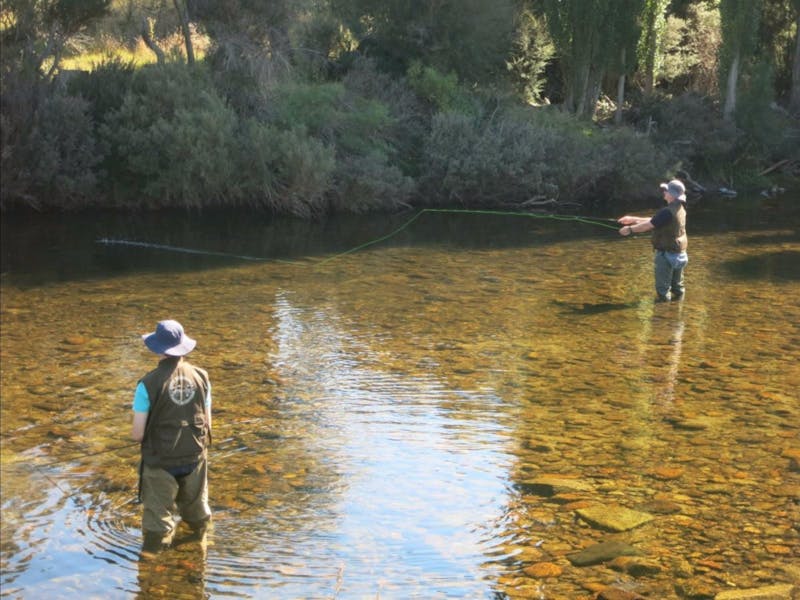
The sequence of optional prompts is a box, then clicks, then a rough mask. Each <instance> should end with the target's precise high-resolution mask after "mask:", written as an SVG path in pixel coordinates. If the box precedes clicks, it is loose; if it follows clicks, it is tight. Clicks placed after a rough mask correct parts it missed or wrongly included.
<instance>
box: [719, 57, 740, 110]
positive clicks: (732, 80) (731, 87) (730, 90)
mask: <svg viewBox="0 0 800 600" xmlns="http://www.w3.org/2000/svg"><path fill="white" fill-rule="evenodd" d="M738 80H739V53H738V52H737V53H736V55H735V56H734V57H733V60H732V61H731V68H730V71H728V84H727V86H726V92H725V106H724V108H723V109H722V117H723V118H724V119H725V120H726V121H730V120H731V119H733V113H734V112H735V111H736V84H737V83H738Z"/></svg>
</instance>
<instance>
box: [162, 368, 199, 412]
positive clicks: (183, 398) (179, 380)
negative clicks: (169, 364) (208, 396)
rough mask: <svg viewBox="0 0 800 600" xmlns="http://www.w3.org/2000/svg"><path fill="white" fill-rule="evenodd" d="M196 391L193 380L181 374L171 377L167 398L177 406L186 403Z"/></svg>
mask: <svg viewBox="0 0 800 600" xmlns="http://www.w3.org/2000/svg"><path fill="white" fill-rule="evenodd" d="M195 391H197V386H196V385H195V383H194V381H192V380H191V379H189V378H188V377H184V376H183V375H177V376H176V377H173V378H172V379H171V380H170V382H169V399H170V400H172V401H173V402H174V403H175V404H177V405H178V406H183V405H184V404H187V403H188V402H189V401H190V400H191V399H192V398H193V397H194V393H195Z"/></svg>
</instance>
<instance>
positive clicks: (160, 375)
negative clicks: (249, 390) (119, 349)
mask: <svg viewBox="0 0 800 600" xmlns="http://www.w3.org/2000/svg"><path fill="white" fill-rule="evenodd" d="M140 382H141V383H143V384H144V386H145V389H147V395H148V397H149V398H150V411H149V412H148V414H147V425H146V426H145V430H144V438H143V439H142V461H143V462H144V464H146V465H148V466H151V467H161V468H164V469H168V468H171V467H179V466H182V465H189V464H192V463H195V462H197V461H198V460H200V458H203V457H205V455H206V448H207V446H208V443H209V441H210V435H211V432H210V430H209V426H208V423H207V422H206V406H205V399H206V396H207V395H208V389H209V384H208V373H206V372H205V371H204V370H203V369H198V368H197V367H195V366H192V365H191V364H189V363H188V362H186V361H185V360H183V361H181V360H180V359H178V358H165V359H163V360H161V362H159V363H158V366H157V367H156V368H155V369H153V370H152V371H150V372H149V373H148V374H147V375H145V376H144V377H142V379H141V380H140Z"/></svg>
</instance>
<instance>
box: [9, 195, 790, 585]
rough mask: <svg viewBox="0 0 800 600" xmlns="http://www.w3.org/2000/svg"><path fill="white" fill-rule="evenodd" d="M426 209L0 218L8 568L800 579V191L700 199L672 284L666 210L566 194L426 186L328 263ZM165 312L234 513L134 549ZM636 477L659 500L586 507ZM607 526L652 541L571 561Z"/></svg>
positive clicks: (418, 577) (283, 577)
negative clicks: (151, 547) (654, 251)
mask: <svg viewBox="0 0 800 600" xmlns="http://www.w3.org/2000/svg"><path fill="white" fill-rule="evenodd" d="M737 202H739V203H741V206H742V207H744V206H745V204H744V201H737ZM795 204H798V203H797V202H795ZM651 211H652V208H644V209H642V211H641V212H642V214H647V213H648V212H651ZM408 218H410V215H405V216H399V217H393V218H391V219H389V218H387V219H385V221H384V222H375V219H374V218H373V219H372V222H371V223H370V222H369V221H370V220H364V219H336V220H331V221H327V222H322V223H301V222H295V221H268V220H266V219H263V218H258V217H248V218H233V217H221V216H219V215H208V216H202V217H201V216H194V217H191V218H188V219H187V218H183V217H180V216H171V215H167V216H164V215H160V216H146V215H145V216H141V217H138V218H136V219H130V218H123V217H112V216H101V217H86V216H77V215H76V216H71V217H66V218H59V219H55V220H49V219H46V218H43V217H39V218H33V219H30V218H23V217H9V218H4V221H3V235H2V247H3V275H2V328H1V329H0V342H2V344H1V345H0V359H1V360H2V364H1V366H2V404H1V405H0V409H1V412H0V417H1V418H0V427H1V428H2V455H1V457H2V471H1V474H2V486H1V487H0V493H1V494H2V540H1V542H2V543H1V545H0V567H1V570H2V575H1V576H0V577H1V578H0V595H2V596H3V597H9V598H12V597H13V598H45V597H47V598H116V597H118V598H134V597H135V598H159V597H165V598H166V597H168V598H199V597H256V598H367V597H368V598H377V597H380V598H412V597H416V598H502V597H508V598H537V599H568V598H569V599H575V598H582V597H586V598H588V597H591V595H592V593H593V592H595V591H597V590H599V589H601V588H602V587H603V586H612V587H617V588H620V589H624V590H629V591H635V592H637V593H640V594H643V595H646V596H649V597H652V598H703V597H713V596H714V594H716V593H717V592H719V591H723V590H729V589H736V588H752V587H761V586H767V585H775V584H791V583H795V584H798V583H800V573H799V572H798V567H797V565H798V564H800V530H798V522H800V395H799V394H798V389H800V367H798V358H800V350H798V344H800V325H798V324H800V302H799V301H798V294H799V293H800V232H798V212H797V210H796V209H795V210H794V212H781V213H778V212H776V209H775V207H774V206H772V205H770V204H768V202H767V201H761V202H759V201H754V202H751V203H748V204H747V208H743V209H742V210H740V211H730V210H723V208H722V207H720V206H699V207H696V209H693V210H692V212H691V213H690V244H691V246H690V264H689V266H688V268H687V297H686V299H685V300H684V301H682V302H676V303H669V304H655V303H654V302H653V291H652V273H651V270H652V264H651V260H652V255H651V252H650V250H649V243H648V240H647V239H646V237H643V236H640V237H638V238H636V239H621V238H619V236H618V235H617V234H616V233H615V232H614V231H611V230H609V229H606V228H602V227H596V226H591V225H587V224H583V223H578V222H557V221H552V220H540V219H526V218H519V217H500V216H490V215H481V216H478V215H456V214H426V215H423V216H422V217H421V218H420V219H418V220H417V221H415V222H414V223H413V224H412V225H410V226H409V227H408V228H407V229H404V230H403V231H401V232H400V233H398V235H396V236H394V237H392V238H391V239H389V240H386V241H385V242H382V243H380V244H375V245H374V246H370V247H368V248H365V249H363V250H361V251H359V252H356V253H352V254H346V255H342V256H336V257H335V258H334V259H333V260H328V261H326V262H322V261H324V260H325V259H328V258H331V257H334V256H335V255H336V254H337V253H341V252H344V251H346V250H347V249H349V248H352V247H354V246H356V245H358V244H361V243H363V242H365V241H367V240H371V239H375V238H378V237H379V236H382V235H384V234H386V233H387V232H389V231H393V230H394V229H395V228H397V227H399V226H400V225H402V224H403V223H404V222H405V221H406V220H407V219H408ZM101 238H108V239H114V240H129V241H139V242H146V243H157V244H163V245H170V246H173V247H180V248H191V249H197V250H205V251H209V252H216V253H220V254H221V253H229V254H233V255H237V256H240V257H242V256H247V257H263V258H268V259H269V260H265V261H257V260H243V259H241V258H234V257H226V256H222V255H219V254H218V255H213V256H212V255H205V254H187V253H182V252H176V251H174V250H165V249H155V248H146V247H140V246H125V245H120V244H113V245H109V244H99V243H97V240H98V239H101ZM162 318H176V319H179V320H180V321H181V322H182V323H183V324H184V326H185V327H186V330H187V333H189V334H190V335H191V336H193V337H196V338H197V340H198V347H197V349H196V350H195V352H194V353H193V354H192V360H193V361H194V362H196V363H197V364H198V365H200V366H203V367H204V368H206V369H207V370H208V371H209V373H210V375H211V379H212V385H213V391H214V407H213V410H214V419H215V421H214V426H215V431H214V445H213V447H212V450H211V455H210V456H211V458H210V486H211V504H212V509H213V510H214V518H215V523H214V528H213V530H212V531H211V533H210V534H209V536H208V547H207V548H205V549H204V548H201V547H200V546H199V545H198V544H192V543H186V544H181V545H178V546H177V547H176V548H174V549H172V550H169V551H167V552H166V553H164V554H163V555H161V556H160V557H159V558H158V559H157V560H155V561H150V562H140V561H139V560H138V551H139V545H140V541H141V540H140V532H139V529H138V527H139V520H140V507H139V506H138V505H137V504H136V503H135V502H134V496H135V494H136V485H137V473H136V469H137V456H138V449H137V448H136V447H135V446H134V445H131V443H130V441H129V438H128V435H129V429H130V418H131V412H130V405H131V400H132V394H133V388H134V386H135V383H136V380H137V379H138V377H139V376H141V375H142V374H143V373H144V372H146V371H147V370H149V369H150V368H152V366H153V365H154V364H155V359H154V357H153V356H152V355H150V354H148V352H147V351H146V349H145V348H144V346H143V345H142V343H141V340H140V337H139V335H140V334H142V333H146V332H148V331H151V330H152V328H153V327H154V325H155V323H156V322H157V321H158V320H160V319H162ZM619 507H624V508H628V509H634V510H636V511H637V515H639V514H640V513H641V514H643V515H645V518H649V520H647V521H646V522H644V523H643V524H639V525H638V526H636V527H632V528H630V529H625V530H623V531H610V529H614V528H615V527H616V526H615V525H613V524H611V525H610V524H609V523H606V522H598V521H597V520H595V519H593V518H592V516H591V514H592V511H595V510H597V511H599V512H600V513H601V514H602V515H614V514H616V513H617V512H618V511H619ZM587 510H588V512H587ZM607 541H615V542H623V543H625V544H627V545H628V546H626V547H632V548H634V549H635V551H636V552H637V553H638V554H637V555H636V556H617V555H614V556H612V557H609V558H608V559H607V560H605V561H603V562H600V563H599V564H594V565H589V566H579V565H577V564H574V561H575V556H576V553H578V552H579V551H581V550H583V549H586V548H587V547H591V546H593V545H594V544H597V543H598V542H607Z"/></svg>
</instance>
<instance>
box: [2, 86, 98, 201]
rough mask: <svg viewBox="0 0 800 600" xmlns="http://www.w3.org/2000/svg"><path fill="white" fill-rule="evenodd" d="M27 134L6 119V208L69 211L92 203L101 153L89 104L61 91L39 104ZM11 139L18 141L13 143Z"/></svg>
mask: <svg viewBox="0 0 800 600" xmlns="http://www.w3.org/2000/svg"><path fill="white" fill-rule="evenodd" d="M30 117H31V121H30V122H28V123H26V124H25V125H26V127H25V130H24V132H20V131H17V132H16V134H14V133H12V132H11V131H10V128H12V127H13V126H12V125H11V123H10V120H11V118H10V116H9V115H3V118H2V133H3V152H2V171H3V177H2V178H0V179H1V180H2V188H0V189H2V195H1V196H0V197H2V199H3V205H6V204H9V203H16V202H19V201H26V202H27V203H28V204H30V205H32V206H34V207H36V208H39V209H47V208H59V209H68V208H76V207H80V206H84V205H86V204H89V203H91V202H92V199H93V197H94V195H95V193H96V188H95V186H96V172H95V167H96V166H97V164H98V163H99V161H100V154H99V152H98V149H97V147H96V143H95V138H94V137H93V135H92V121H91V117H90V115H89V110H88V106H87V103H86V102H85V101H83V100H81V99H80V98H72V97H69V96H65V95H64V94H61V93H58V94H53V95H48V96H45V97H43V98H41V100H40V101H39V103H38V104H37V106H36V109H35V110H33V111H31V113H30ZM9 138H14V139H13V141H12V140H11V139H9Z"/></svg>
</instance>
